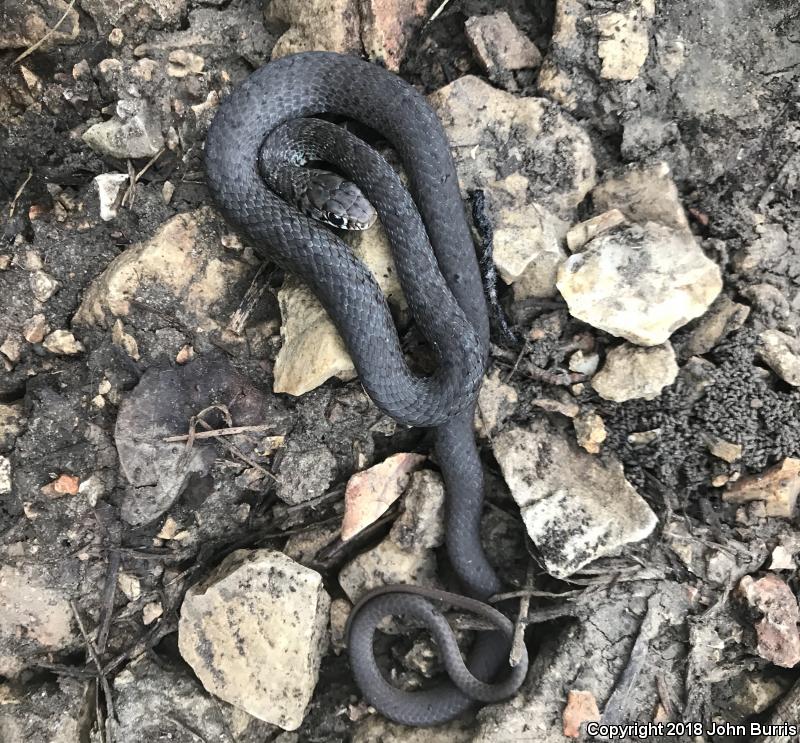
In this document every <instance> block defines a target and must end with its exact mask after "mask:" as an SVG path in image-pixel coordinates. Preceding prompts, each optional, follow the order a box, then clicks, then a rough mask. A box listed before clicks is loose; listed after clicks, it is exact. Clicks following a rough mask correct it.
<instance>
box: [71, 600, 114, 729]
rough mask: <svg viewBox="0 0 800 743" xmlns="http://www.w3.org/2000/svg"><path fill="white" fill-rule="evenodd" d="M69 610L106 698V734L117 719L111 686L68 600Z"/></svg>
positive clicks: (76, 611) (74, 609)
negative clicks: (112, 722) (112, 721)
mask: <svg viewBox="0 0 800 743" xmlns="http://www.w3.org/2000/svg"><path fill="white" fill-rule="evenodd" d="M69 608H70V609H72V613H73V614H74V615H75V621H76V622H77V623H78V629H79V630H80V631H81V635H83V641H84V642H85V643H86V649H87V651H88V653H89V656H90V657H91V659H92V662H93V663H94V665H95V668H97V675H98V678H99V679H100V684H101V686H102V687H103V696H105V698H106V706H107V707H108V718H107V719H106V734H108V733H111V731H112V727H111V725H109V723H110V722H111V720H116V719H117V713H116V711H115V710H114V700H113V698H112V696H111V686H110V685H109V683H108V678H107V677H106V674H105V672H104V671H103V664H102V663H101V662H100V656H99V655H98V654H97V650H96V648H95V646H94V643H93V642H92V638H91V637H89V633H88V632H87V631H86V627H85V626H84V624H83V619H81V615H80V612H79V611H78V606H77V605H76V604H75V601H74V600H73V599H70V600H69ZM108 738H109V740H113V738H114V736H113V735H108Z"/></svg>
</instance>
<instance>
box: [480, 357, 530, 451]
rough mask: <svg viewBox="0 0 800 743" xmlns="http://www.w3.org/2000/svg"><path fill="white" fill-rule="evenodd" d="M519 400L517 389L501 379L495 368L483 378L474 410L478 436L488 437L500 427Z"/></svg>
mask: <svg viewBox="0 0 800 743" xmlns="http://www.w3.org/2000/svg"><path fill="white" fill-rule="evenodd" d="M518 402H519V395H518V394H517V391H516V390H515V389H514V388H513V387H512V386H511V385H510V384H506V383H505V382H503V381H502V379H501V376H500V371H499V370H495V371H494V372H492V373H491V374H490V375H489V376H488V377H486V379H484V380H483V384H482V385H481V390H480V392H479V393H478V406H477V408H476V410H475V428H476V430H477V432H478V435H479V436H484V437H488V436H491V435H492V434H493V433H494V432H495V431H497V430H498V429H499V428H500V427H502V425H503V423H504V422H505V420H506V418H508V416H509V415H511V414H512V413H513V412H514V408H515V407H516V406H517V403H518Z"/></svg>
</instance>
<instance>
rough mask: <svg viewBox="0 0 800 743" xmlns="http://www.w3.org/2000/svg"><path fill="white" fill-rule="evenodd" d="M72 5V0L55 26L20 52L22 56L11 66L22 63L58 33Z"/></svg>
mask: <svg viewBox="0 0 800 743" xmlns="http://www.w3.org/2000/svg"><path fill="white" fill-rule="evenodd" d="M74 5H75V0H72V2H71V3H70V4H69V5H68V6H67V9H66V10H65V11H64V15H62V16H61V18H59V19H58V21H57V22H56V25H55V26H53V28H51V29H50V30H49V31H48V32H47V33H46V34H45V35H44V36H42V38H41V39H39V41H37V42H36V43H35V44H33V45H32V46H29V47H28V48H27V49H26V50H25V51H24V52H22V54H20V55H19V57H17V58H16V59H15V60H14V61H13V62H12V63H11V64H16V63H17V62H22V60H23V59H25V57H28V56H30V55H31V54H33V53H34V52H35V51H36V50H37V49H38V48H39V47H40V46H41V45H42V44H44V42H45V41H47V40H48V39H49V38H50V37H51V36H52V35H53V34H54V33H55V32H56V31H58V27H59V26H60V25H61V24H62V23H63V22H64V21H66V20H67V16H68V15H69V12H70V11H71V10H72V7H73V6H74Z"/></svg>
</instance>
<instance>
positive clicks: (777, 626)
mask: <svg viewBox="0 0 800 743" xmlns="http://www.w3.org/2000/svg"><path fill="white" fill-rule="evenodd" d="M738 592H739V594H740V595H741V596H742V597H743V598H744V600H745V601H746V602H747V603H748V604H749V605H750V607H751V608H752V609H754V610H755V611H756V612H758V613H759V614H761V615H762V617H761V619H759V620H758V621H757V622H756V625H755V629H756V635H757V637H758V643H757V647H756V650H757V652H758V654H759V655H760V656H761V657H762V658H764V659H765V660H768V661H769V662H770V663H774V664H775V665H777V666H782V667H783V668H793V667H794V666H796V665H797V664H798V663H800V632H798V629H797V623H798V622H799V621H800V609H798V606H797V598H795V595H794V592H793V591H792V589H791V588H789V586H788V585H787V584H786V582H785V581H784V580H783V579H782V578H780V577H779V576H777V575H775V574H774V573H768V574H767V575H765V576H764V577H763V578H759V579H758V580H755V579H754V578H752V577H751V576H749V575H745V576H744V578H742V580H741V581H740V582H739V586H738Z"/></svg>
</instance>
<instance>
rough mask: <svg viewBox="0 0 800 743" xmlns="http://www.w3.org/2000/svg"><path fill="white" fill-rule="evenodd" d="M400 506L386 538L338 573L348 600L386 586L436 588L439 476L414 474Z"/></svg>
mask: <svg viewBox="0 0 800 743" xmlns="http://www.w3.org/2000/svg"><path fill="white" fill-rule="evenodd" d="M404 505H405V510H404V512H403V515H402V516H401V517H400V518H399V519H398V520H397V521H396V522H395V523H394V525H393V526H392V529H391V531H390V532H389V536H388V537H387V538H386V539H384V540H383V541H382V542H381V543H380V544H378V545H377V546H376V547H374V548H373V549H371V550H368V551H367V552H364V553H362V554H360V555H358V557H356V558H355V559H353V560H351V561H350V562H349V563H348V564H347V565H345V567H344V568H342V570H341V571H340V572H339V583H340V584H341V586H342V588H343V589H344V591H345V593H346V594H347V595H348V597H349V598H350V599H351V600H352V601H357V600H358V599H359V598H360V597H361V596H362V595H363V594H364V593H366V592H367V591H369V590H371V589H373V588H377V587H378V586H382V585H386V584H389V583H409V584H415V585H424V586H438V585H439V583H438V579H437V577H436V570H437V563H436V555H435V553H434V552H433V549H434V548H435V547H438V546H440V545H441V544H442V541H443V539H444V530H443V528H442V525H443V518H444V486H443V485H442V481H441V478H440V477H439V475H437V474H434V473H432V472H429V471H425V470H423V471H421V472H415V473H414V474H413V475H412V476H411V482H410V484H409V487H408V488H407V489H406V493H405V501H404Z"/></svg>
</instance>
